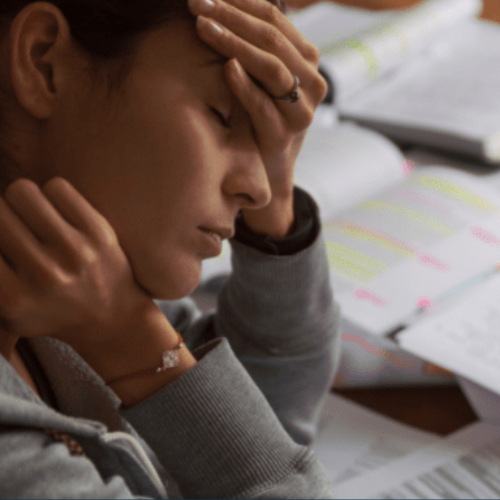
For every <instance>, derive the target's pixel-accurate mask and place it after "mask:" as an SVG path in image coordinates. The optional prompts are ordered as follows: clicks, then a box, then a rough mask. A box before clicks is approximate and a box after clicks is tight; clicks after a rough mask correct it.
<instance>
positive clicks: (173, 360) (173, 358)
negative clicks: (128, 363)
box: [106, 332, 185, 385]
mask: <svg viewBox="0 0 500 500" xmlns="http://www.w3.org/2000/svg"><path fill="white" fill-rule="evenodd" d="M177 336H178V337H179V343H178V344H177V345H176V346H175V347H174V348H173V349H171V350H169V351H165V352H164V353H163V354H162V362H163V364H162V366H159V367H157V368H151V369H150V370H144V371H142V372H138V373H134V374H132V375H125V376H123V377H118V378H115V379H113V380H111V381H110V382H106V385H112V384H117V383H118V382H125V380H130V379H134V378H147V377H151V376H152V375H155V374H156V373H161V372H164V371H165V370H168V369H170V368H175V367H176V366H179V362H180V360H179V353H178V351H179V350H180V349H182V348H183V347H185V345H184V340H183V338H182V336H181V334H180V333H179V332H177Z"/></svg>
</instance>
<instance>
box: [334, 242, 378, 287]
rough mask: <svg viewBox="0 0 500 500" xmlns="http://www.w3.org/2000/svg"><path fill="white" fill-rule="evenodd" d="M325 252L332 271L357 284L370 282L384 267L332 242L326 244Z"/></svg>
mask: <svg viewBox="0 0 500 500" xmlns="http://www.w3.org/2000/svg"><path fill="white" fill-rule="evenodd" d="M326 252H327V255H328V262H329V264H330V269H331V270H332V271H334V272H337V273H339V274H342V275H344V276H346V277H348V278H351V279H353V280H355V281H357V282H361V283H365V282H367V281H369V280H371V279H372V278H374V277H375V276H376V275H377V274H379V273H380V272H381V271H383V270H384V268H385V267H386V265H385V264H384V263H383V262H380V261H378V260H375V259H373V258H371V257H369V256H368V255H365V254H363V253H361V252H357V251H356V250H352V249H351V248H348V247H346V246H344V245H340V244H339V243H335V242H333V241H327V242H326Z"/></svg>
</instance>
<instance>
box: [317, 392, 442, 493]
mask: <svg viewBox="0 0 500 500" xmlns="http://www.w3.org/2000/svg"><path fill="white" fill-rule="evenodd" d="M440 439H441V437H440V436H438V435H436V434H432V433H430V432H425V431H421V430H419V429H416V428H414V427H410V426H408V425H405V424H402V423H400V422H397V421H395V420H392V419H390V418H387V417H385V416H383V415H381V414H379V413H377V412H374V411H372V410H369V409H367V408H364V407H363V406H361V405H358V404H356V403H353V402H352V401H349V400H348V399H346V398H343V397H342V396H339V395H338V394H329V395H328V400H327V402H326V404H325V407H324V409H323V413H322V416H321V420H320V423H319V431H318V435H317V436H316V439H315V440H314V443H313V445H312V448H313V449H314V451H315V452H316V454H317V456H318V457H319V459H320V460H321V462H322V463H323V466H324V468H325V470H326V473H327V474H328V477H329V478H330V480H331V482H332V484H333V485H335V484H339V483H341V482H343V481H347V480H349V479H352V478H354V477H358V476H361V475H364V474H366V473H367V472H368V471H372V470H375V469H378V468H380V467H383V466H384V465H386V464H388V463H390V462H392V461H394V460H397V459H399V458H401V457H403V456H405V455H407V454H409V453H411V452H414V451H415V450H417V449H419V448H421V447H423V446H427V445H429V444H431V443H435V442H437V441H439V440H440Z"/></svg>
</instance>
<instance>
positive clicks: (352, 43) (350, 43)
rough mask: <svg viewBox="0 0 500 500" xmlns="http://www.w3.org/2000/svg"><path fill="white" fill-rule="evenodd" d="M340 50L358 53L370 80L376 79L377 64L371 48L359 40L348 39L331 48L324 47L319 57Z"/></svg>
mask: <svg viewBox="0 0 500 500" xmlns="http://www.w3.org/2000/svg"><path fill="white" fill-rule="evenodd" d="M342 49H351V50H355V51H357V52H359V53H360V54H361V55H362V56H363V57H364V59H365V62H366V64H367V65H368V75H369V77H370V79H372V80H374V79H375V78H377V75H378V72H379V63H378V61H377V58H376V57H375V54H374V53H373V50H372V49H371V47H370V46H369V45H368V44H366V43H364V42H362V41H361V40H356V39H348V40H344V41H343V42H341V43H338V44H336V45H334V46H333V47H325V48H324V49H322V50H321V55H322V56H324V55H327V54H328V53H334V52H337V51H339V50H342Z"/></svg>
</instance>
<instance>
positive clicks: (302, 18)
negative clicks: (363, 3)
mask: <svg viewBox="0 0 500 500" xmlns="http://www.w3.org/2000/svg"><path fill="white" fill-rule="evenodd" d="M396 12H397V11H395V10H368V9H360V8H357V7H348V6H346V5H339V4H336V3H332V2H319V3H317V4H315V5H312V6H310V7H307V8H305V9H301V10H299V11H295V12H294V11H291V12H290V13H289V14H287V17H288V18H289V19H290V21H292V23H293V24H294V26H295V27H296V28H297V29H298V30H299V31H300V32H301V33H302V34H303V35H304V36H305V37H306V38H307V39H308V40H309V41H310V42H311V43H313V44H314V45H316V47H318V49H320V50H321V49H326V48H328V47H331V46H332V45H335V43H337V42H340V41H342V40H344V39H345V38H347V37H350V36H352V35H354V34H356V33H361V32H363V31H366V30H368V29H369V28H373V27H374V26H376V25H378V24H380V23H382V22H385V21H388V20H389V19H391V18H392V17H394V14H395V13H396Z"/></svg>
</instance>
